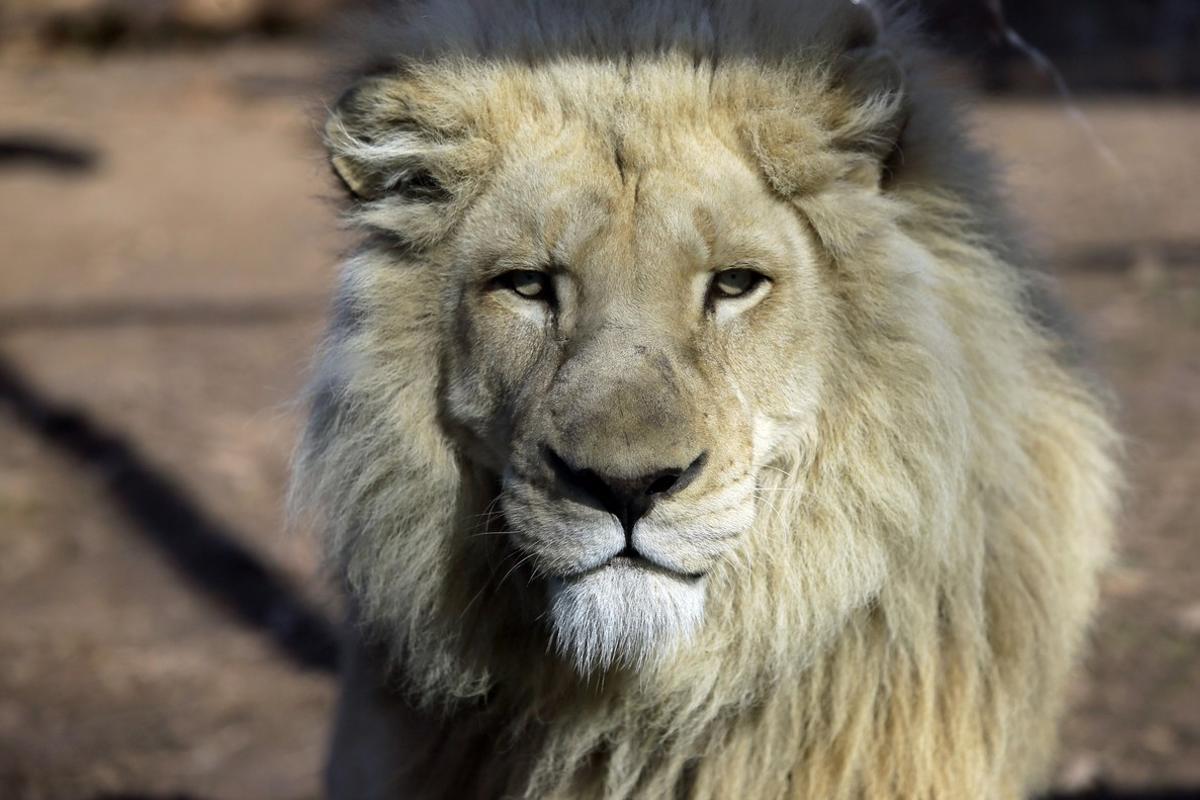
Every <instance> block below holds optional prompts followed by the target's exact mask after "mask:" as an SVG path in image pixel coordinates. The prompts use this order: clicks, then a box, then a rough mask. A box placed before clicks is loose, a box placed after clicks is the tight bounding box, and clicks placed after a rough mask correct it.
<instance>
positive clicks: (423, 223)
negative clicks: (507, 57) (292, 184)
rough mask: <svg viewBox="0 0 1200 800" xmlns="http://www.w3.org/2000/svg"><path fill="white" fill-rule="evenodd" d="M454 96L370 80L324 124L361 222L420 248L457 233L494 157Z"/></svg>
mask: <svg viewBox="0 0 1200 800" xmlns="http://www.w3.org/2000/svg"><path fill="white" fill-rule="evenodd" d="M469 113H470V112H469V109H468V108H467V107H465V106H464V105H463V104H462V103H461V98H459V97H458V96H457V95H454V94H453V93H447V92H445V91H438V89H437V87H431V86H427V85H424V84H422V83H420V82H419V81H418V80H416V79H413V78H411V77H408V76H405V75H389V76H382V77H371V78H366V79H364V80H362V81H360V82H359V83H358V84H356V85H355V86H354V87H353V88H352V89H350V91H348V92H346V93H345V94H343V95H342V97H341V98H340V99H339V100H338V102H337V104H336V105H335V106H334V108H333V109H332V111H331V112H330V114H329V119H328V121H327V122H326V123H325V146H326V148H327V149H328V151H329V163H330V165H331V166H332V167H333V172H334V174H335V175H336V176H337V178H338V180H339V181H341V183H342V185H343V186H344V187H345V189H346V191H347V193H348V194H349V195H350V197H352V198H353V199H355V200H356V201H358V204H357V205H356V208H355V219H356V220H357V221H359V222H360V223H362V224H364V225H369V226H371V227H374V228H378V229H383V230H386V231H388V232H389V233H392V234H395V235H397V236H399V237H401V238H402V239H404V240H406V241H408V242H410V243H411V244H415V245H423V244H431V243H432V242H434V241H436V240H437V239H438V238H439V237H441V236H443V235H444V234H445V233H446V232H447V231H448V230H450V228H451V227H452V226H453V224H454V222H455V220H456V219H457V216H458V214H459V212H460V211H461V210H462V209H463V208H464V207H465V205H466V204H467V203H468V202H469V200H470V199H471V197H473V196H474V194H475V192H476V190H477V188H478V186H479V185H481V183H482V178H483V177H484V176H485V174H486V172H487V170H488V168H489V166H490V164H491V163H492V159H493V156H494V148H493V147H492V146H491V145H490V144H489V143H488V142H487V141H486V140H485V139H484V138H483V137H481V136H480V135H478V134H477V133H475V132H474V131H475V129H476V126H475V125H473V124H472V123H471V121H470V119H469Z"/></svg>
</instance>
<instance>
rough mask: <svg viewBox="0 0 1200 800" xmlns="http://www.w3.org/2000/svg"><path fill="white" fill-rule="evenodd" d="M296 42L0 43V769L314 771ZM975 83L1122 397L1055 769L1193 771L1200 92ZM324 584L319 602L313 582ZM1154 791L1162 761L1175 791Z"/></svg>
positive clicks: (1141, 781)
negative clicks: (1123, 476) (298, 449)
mask: <svg viewBox="0 0 1200 800" xmlns="http://www.w3.org/2000/svg"><path fill="white" fill-rule="evenodd" d="M317 70H318V67H317V62H316V60H315V59H314V58H313V56H312V55H311V54H310V53H308V52H305V51H304V50H303V49H289V48H286V47H282V46H279V47H266V46H256V47H245V48H230V49H222V50H219V51H215V52H210V53H209V54H208V55H207V56H200V55H179V54H174V55H172V54H160V55H153V56H152V55H136V54H127V55H123V56H119V57H112V58H110V59H106V60H90V59H82V58H80V59H59V60H55V61H53V62H32V61H21V62H20V63H17V62H13V61H11V60H10V61H9V62H8V63H7V64H6V65H5V66H4V67H3V68H0V109H3V111H0V609H3V613H2V614H0V798H13V800H33V799H34V798H55V799H57V798H98V797H105V796H107V797H110V798H112V797H135V796H136V797H143V798H146V797H159V798H166V797H182V796H187V797H192V798H209V799H212V798H230V799H231V800H234V799H237V798H281V799H282V800H290V799H293V798H295V799H297V800H298V799H299V798H311V797H315V796H317V795H318V775H319V766H320V762H321V754H322V748H323V744H324V740H325V736H326V729H327V722H328V718H329V714H330V708H331V702H332V699H333V681H332V676H331V672H330V665H331V663H332V654H331V645H330V636H331V634H330V633H329V630H328V627H327V625H326V624H325V623H324V622H323V619H326V618H331V617H332V616H333V615H334V612H333V611H332V610H331V605H330V601H329V599H328V592H327V591H326V590H324V589H323V588H322V581H321V580H320V579H319V578H318V577H317V566H316V562H315V559H314V556H313V552H312V547H311V545H310V543H309V542H308V541H307V540H306V539H304V538H303V537H300V536H289V535H286V534H285V533H284V532H283V530H284V520H283V518H282V513H281V510H280V509H281V493H282V489H283V485H284V481H285V475H286V465H287V458H288V451H289V447H290V443H291V439H292V436H293V433H294V430H295V425H296V419H297V415H296V412H295V409H294V408H293V406H292V398H293V397H294V396H295V394H296V392H297V389H298V387H299V386H300V384H301V383H302V381H303V380H304V378H305V375H306V369H307V364H308V358H309V353H310V351H311V350H312V347H313V345H314V343H315V341H316V339H317V337H318V335H319V331H320V326H321V316H322V310H323V305H324V303H325V298H326V296H327V294H328V291H329V287H330V284H331V282H332V280H333V278H334V271H333V264H334V263H335V261H336V258H337V255H338V252H339V248H341V247H342V246H344V244H345V240H344V239H343V237H342V235H341V234H340V233H338V231H337V229H336V226H335V223H334V217H335V215H334V211H333V209H332V208H331V207H330V204H329V203H328V202H326V200H327V198H328V197H329V195H330V194H331V193H332V187H331V185H330V182H329V180H328V179H327V176H326V169H325V166H324V163H323V160H322V158H321V157H320V155H319V154H318V151H317V148H316V147H315V144H314V139H315V136H314V133H313V130H314V124H313V122H312V120H313V119H314V116H313V115H312V114H311V113H310V111H311V105H310V100H309V99H308V97H309V94H308V92H309V87H310V86H312V85H313V81H314V77H315V76H316V74H317ZM1084 111H1085V112H1086V115H1087V117H1088V118H1089V119H1090V120H1091V122H1092V124H1093V125H1094V126H1095V129H1096V132H1097V133H1098V135H1099V136H1100V137H1101V138H1102V139H1103V140H1104V141H1106V142H1107V143H1108V144H1109V146H1111V148H1112V150H1113V152H1114V153H1115V155H1116V157H1117V162H1118V163H1117V164H1115V165H1110V164H1108V163H1107V162H1106V161H1105V159H1104V158H1103V157H1102V156H1101V154H1100V153H1098V151H1097V149H1096V148H1095V147H1094V146H1093V145H1092V144H1090V142H1089V137H1088V136H1087V135H1086V134H1085V133H1084V132H1083V130H1082V129H1081V128H1080V127H1079V126H1078V125H1077V124H1076V123H1075V122H1074V121H1072V119H1071V118H1070V117H1069V115H1068V114H1067V113H1066V112H1065V110H1064V109H1063V108H1062V107H1061V106H1060V105H1058V104H1036V103H999V102H993V103H989V104H988V105H987V106H986V107H985V108H984V109H983V110H982V111H981V113H980V114H979V117H978V119H979V129H980V134H981V136H982V137H983V138H985V139H986V140H988V141H989V142H991V143H993V144H994V145H995V146H996V147H997V148H998V149H999V150H1000V152H1001V153H1002V155H1003V157H1004V159H1005V160H1006V161H1007V162H1008V163H1009V164H1011V165H1012V168H1011V169H1010V170H1009V173H1008V174H1009V176H1010V179H1011V186H1012V194H1013V196H1014V200H1015V203H1016V205H1017V207H1018V208H1019V209H1020V211H1021V213H1022V215H1023V217H1024V218H1025V219H1026V220H1027V221H1028V225H1029V227H1030V229H1031V234H1032V236H1033V239H1034V243H1035V245H1036V247H1037V249H1038V250H1039V251H1040V252H1043V253H1045V254H1046V255H1047V258H1048V261H1049V263H1050V264H1051V265H1052V267H1053V271H1054V273H1055V274H1056V275H1057V276H1058V277H1059V279H1060V280H1061V283H1062V285H1063V288H1064V290H1065V296H1066V300H1067V304H1068V306H1069V307H1070V308H1071V310H1072V311H1073V312H1074V313H1075V315H1076V317H1077V322H1078V325H1079V326H1080V327H1081V328H1082V329H1083V330H1084V331H1085V333H1086V334H1087V336H1088V338H1089V339H1090V341H1091V342H1092V349H1093V352H1094V356H1095V358H1096V360H1097V362H1098V364H1099V367H1100V370H1101V371H1102V373H1103V374H1104V375H1105V376H1106V377H1107V378H1108V380H1110V381H1111V383H1112V384H1113V385H1114V386H1115V388H1116V391H1117V394H1118V396H1119V399H1120V402H1121V407H1122V412H1121V419H1122V424H1123V428H1124V430H1125V431H1126V432H1127V434H1128V441H1129V448H1128V451H1129V452H1128V458H1129V462H1130V464H1131V472H1130V474H1131V487H1130V491H1129V499H1128V509H1127V512H1126V514H1125V524H1124V526H1123V533H1122V541H1123V547H1122V555H1121V558H1120V562H1119V564H1118V566H1117V568H1116V569H1114V570H1113V572H1112V574H1111V575H1110V577H1109V578H1108V580H1107V581H1106V583H1105V590H1104V594H1105V600H1106V612H1105V614H1104V616H1103V618H1102V620H1101V623H1100V625H1099V627H1098V630H1097V632H1096V635H1095V637H1094V646H1093V651H1092V655H1091V657H1090V659H1089V661H1088V667H1087V671H1086V675H1085V676H1084V677H1083V678H1082V679H1081V680H1080V682H1079V685H1078V689H1077V692H1076V694H1077V698H1076V704H1075V711H1074V712H1073V713H1072V715H1071V716H1070V719H1069V720H1068V722H1067V725H1066V747H1065V749H1064V753H1063V759H1062V769H1061V781H1060V782H1061V785H1062V788H1063V789H1064V791H1067V790H1069V791H1082V790H1085V789H1088V788H1090V787H1093V786H1096V785H1099V784H1104V785H1108V786H1113V787H1119V789H1120V791H1121V792H1125V794H1121V795H1120V796H1123V797H1133V796H1145V797H1149V796H1151V795H1149V794H1145V792H1146V791H1148V790H1149V789H1150V788H1158V789H1161V790H1163V793H1162V794H1160V795H1154V796H1162V797H1166V796H1171V797H1193V796H1197V795H1196V794H1195V792H1197V790H1200V581H1197V579H1196V577H1195V576H1196V574H1197V570H1198V568H1200V538H1198V537H1197V533H1198V531H1197V528H1198V523H1200V229H1198V225H1197V220H1198V219H1200V148H1198V147H1197V142H1200V106H1197V105H1193V104H1188V103H1183V102H1166V101H1163V102H1155V103H1147V102H1133V101H1109V102H1089V103H1088V104H1087V106H1086V107H1085V109H1084ZM314 609H317V610H314ZM1167 790H1171V791H1170V792H1168V791H1167Z"/></svg>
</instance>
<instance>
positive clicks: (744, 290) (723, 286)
mask: <svg viewBox="0 0 1200 800" xmlns="http://www.w3.org/2000/svg"><path fill="white" fill-rule="evenodd" d="M765 280H767V276H766V275H763V274H762V273H761V272H755V271H754V270H752V269H748V268H746V267H734V268H733V269H723V270H721V271H720V272H718V273H717V274H716V275H714V276H713V279H712V288H711V290H710V294H711V295H712V296H713V297H714V298H715V299H718V300H720V299H722V298H734V297H742V296H744V295H747V294H750V292H752V291H754V290H755V289H757V288H758V287H759V286H760V285H761V284H762V283H763V281H765Z"/></svg>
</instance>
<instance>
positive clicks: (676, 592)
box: [549, 563, 705, 675]
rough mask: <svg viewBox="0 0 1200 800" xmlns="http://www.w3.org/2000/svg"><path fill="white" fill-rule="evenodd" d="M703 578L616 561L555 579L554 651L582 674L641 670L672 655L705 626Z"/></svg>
mask: <svg viewBox="0 0 1200 800" xmlns="http://www.w3.org/2000/svg"><path fill="white" fill-rule="evenodd" d="M704 595H705V591H704V579H703V578H683V577H679V576H675V575H671V574H669V573H666V572H662V571H660V570H655V569H649V568H645V567H642V566H640V565H635V564H623V563H616V564H611V565H609V566H606V567H602V568H600V569H597V570H594V571H592V572H589V573H587V574H584V575H580V576H578V577H573V578H565V579H562V580H553V581H551V582H550V598H549V600H550V615H549V616H550V625H551V628H552V640H553V643H554V647H555V649H557V650H558V652H559V654H560V655H562V656H563V657H564V658H566V659H568V660H570V661H571V662H572V663H573V664H574V665H575V668H576V669H577V670H578V671H579V673H580V674H582V675H588V674H590V673H592V672H597V671H603V670H606V669H608V668H609V667H612V666H622V667H630V668H638V667H642V666H644V665H646V664H647V663H649V662H652V661H655V660H657V659H659V658H661V657H663V656H665V655H669V654H670V653H672V652H673V651H674V650H675V648H677V647H678V646H679V645H681V644H685V643H686V642H687V641H688V640H690V639H691V637H692V635H693V634H694V633H695V632H696V630H697V628H699V627H700V622H701V619H702V618H703V616H704Z"/></svg>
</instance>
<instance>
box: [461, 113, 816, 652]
mask: <svg viewBox="0 0 1200 800" xmlns="http://www.w3.org/2000/svg"><path fill="white" fill-rule="evenodd" d="M641 133H642V136H643V137H644V138H643V139H641V140H638V139H636V138H635V137H631V136H627V137H626V138H625V140H624V141H623V142H622V143H621V144H620V145H619V146H618V147H619V150H617V151H614V149H613V145H612V144H611V143H609V142H606V141H604V140H602V139H600V140H598V139H597V137H596V136H595V135H594V134H592V133H590V132H589V131H588V130H587V129H586V128H584V127H583V126H580V127H579V128H576V129H571V128H567V129H565V130H561V131H558V132H557V135H556V136H553V137H550V136H547V135H544V134H542V135H534V134H532V133H531V134H530V135H529V136H528V137H527V139H528V140H532V141H539V142H545V143H546V144H545V146H543V147H537V148H531V149H530V150H529V151H528V152H526V153H523V154H521V156H520V157H516V158H513V159H512V160H511V162H509V163H508V164H507V165H506V166H505V168H504V169H503V170H501V171H500V172H499V173H498V174H497V175H496V176H495V178H494V180H493V182H492V183H491V185H490V186H489V188H488V190H487V191H486V192H485V193H484V194H483V195H482V196H481V197H479V198H478V200H477V201H476V203H475V204H474V206H473V207H472V209H471V210H470V211H468V212H467V213H466V214H465V216H464V219H463V221H462V223H461V227H460V228H459V230H458V231H457V232H456V233H455V235H454V242H453V246H452V248H451V251H450V257H449V259H448V261H449V264H450V265H451V267H452V273H451V274H452V276H453V277H452V285H451V287H450V289H449V291H448V292H447V295H446V298H445V303H446V307H445V316H444V319H445V321H446V325H447V326H448V327H447V330H446V335H445V336H444V337H443V338H442V341H443V343H444V346H445V352H444V354H443V363H444V376H443V389H442V393H441V398H442V403H443V414H444V416H445V418H446V419H447V420H448V421H449V422H450V427H451V429H452V430H454V431H455V432H456V434H457V436H458V437H459V439H460V441H462V442H463V443H464V444H465V445H466V447H465V450H466V451H467V452H468V453H469V454H470V456H469V457H470V458H472V459H475V460H476V461H477V462H478V463H480V464H481V465H483V466H484V467H486V468H487V469H488V470H490V471H491V472H493V473H494V474H495V475H496V476H498V477H499V479H500V480H499V483H500V486H501V490H500V498H499V508H500V509H501V510H502V512H503V517H504V521H503V525H504V528H503V530H505V531H506V532H507V535H508V536H509V540H510V542H511V545H512V547H513V548H515V550H516V551H517V552H518V553H519V554H520V555H521V556H522V557H525V558H527V563H528V565H529V567H530V568H531V570H532V573H533V574H534V575H537V576H539V577H544V578H545V579H546V584H545V585H546V587H547V590H548V591H547V601H548V602H549V615H548V618H549V620H550V622H551V624H552V627H553V636H554V638H555V641H556V643H557V645H558V646H559V647H560V648H561V649H562V650H564V651H565V652H567V653H568V654H570V655H571V656H572V657H573V658H574V660H575V661H576V662H577V663H578V664H580V665H581V666H584V667H593V666H597V665H599V666H603V665H605V664H607V663H610V662H613V661H621V662H632V663H637V662H640V661H642V660H643V659H645V658H647V657H649V656H652V655H653V654H654V653H656V652H659V651H662V650H664V649H669V646H670V645H673V644H674V643H676V642H677V641H678V640H680V639H681V638H686V637H687V636H688V635H689V634H690V633H691V632H692V631H693V630H694V629H695V628H696V627H697V626H698V625H699V624H700V622H701V620H702V614H703V609H704V604H705V591H706V577H707V576H708V575H709V573H710V572H711V571H712V570H713V569H714V568H715V567H717V566H718V565H720V564H721V563H722V561H723V560H729V559H731V557H732V556H733V554H734V552H735V551H736V550H737V549H738V546H739V540H740V539H741V538H742V537H743V536H744V535H745V533H746V531H747V530H748V528H749V527H750V526H751V525H752V523H753V521H754V519H755V516H756V513H758V509H759V508H760V505H769V503H763V504H760V503H759V502H758V498H757V497H756V493H755V488H756V485H757V482H758V481H757V478H758V475H759V472H760V470H762V469H765V468H767V467H768V466H769V464H770V461H771V459H772V455H773V453H774V452H775V450H776V448H777V447H778V446H779V445H780V443H781V440H782V439H783V437H784V436H785V432H786V431H796V430H799V429H802V428H803V427H804V423H805V421H806V419H807V418H809V417H811V415H812V410H813V408H814V406H815V403H816V399H817V395H818V394H819V385H820V380H821V376H820V370H819V367H818V365H819V364H820V363H822V360H823V359H822V356H821V352H820V351H821V348H822V342H821V336H822V315H821V312H820V309H821V308H823V307H826V306H827V305H828V303H827V302H825V301H824V299H823V297H822V282H821V277H820V265H819V261H818V257H817V254H816V248H815V245H814V242H813V241H812V240H811V238H810V235H809V233H808V232H807V230H806V229H805V227H804V225H803V223H802V221H801V220H800V219H799V218H798V217H797V215H796V212H795V210H794V209H793V208H791V207H790V206H788V205H786V204H785V203H783V202H781V201H780V200H779V199H777V198H776V197H775V196H774V195H772V194H771V192H770V191H769V190H768V188H767V186H766V184H765V182H764V180H763V179H762V177H761V176H760V175H759V174H757V173H756V172H754V171H753V170H752V169H751V168H749V167H748V166H747V165H746V162H745V161H744V160H743V159H742V158H740V157H739V156H738V154H737V153H735V152H732V151H731V150H730V149H729V148H728V147H727V146H726V145H725V144H724V143H723V142H722V141H721V140H720V139H719V138H718V137H716V136H714V135H712V134H711V133H708V132H705V131H696V130H682V131H671V132H669V133H667V134H665V135H664V133H663V132H662V131H656V132H652V131H650V130H646V131H643V132H641ZM779 352H788V353H792V354H795V357H794V358H792V359H790V360H789V361H788V362H786V363H780V361H779V359H778V358H777V354H778V353H779ZM751 578H752V575H749V574H748V575H747V576H746V579H751Z"/></svg>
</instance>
